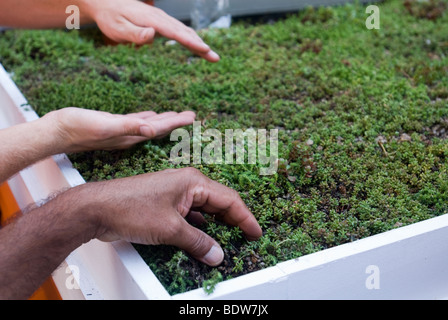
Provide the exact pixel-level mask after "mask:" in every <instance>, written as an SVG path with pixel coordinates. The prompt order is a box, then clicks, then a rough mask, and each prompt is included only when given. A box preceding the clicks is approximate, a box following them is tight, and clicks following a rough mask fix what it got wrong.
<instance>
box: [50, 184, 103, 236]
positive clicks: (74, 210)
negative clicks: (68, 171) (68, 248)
mask: <svg viewBox="0 0 448 320" xmlns="http://www.w3.org/2000/svg"><path fill="white" fill-rule="evenodd" d="M99 184H100V183H86V184H83V185H80V186H77V187H74V188H72V189H69V190H67V191H66V192H64V193H63V194H61V195H60V196H59V197H58V201H61V203H64V204H65V205H66V206H67V209H66V211H65V212H67V215H68V216H67V217H66V218H67V219H68V221H69V223H70V224H71V225H72V226H75V229H78V231H79V232H80V234H79V235H78V236H79V237H80V239H81V241H82V243H85V242H88V241H90V240H92V239H95V238H98V237H100V236H101V235H102V234H103V233H104V232H105V231H104V224H103V223H102V220H103V219H102V216H103V210H104V208H103V207H102V205H101V201H100V200H99V199H98V196H97V195H98V193H99V190H98V188H96V189H95V186H97V185H99Z"/></svg>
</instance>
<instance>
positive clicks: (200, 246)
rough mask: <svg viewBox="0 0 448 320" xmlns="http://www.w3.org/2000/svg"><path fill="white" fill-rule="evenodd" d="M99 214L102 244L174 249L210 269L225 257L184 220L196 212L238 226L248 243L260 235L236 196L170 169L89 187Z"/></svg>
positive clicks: (193, 173)
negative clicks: (166, 245)
mask: <svg viewBox="0 0 448 320" xmlns="http://www.w3.org/2000/svg"><path fill="white" fill-rule="evenodd" d="M90 186H92V188H93V189H91V190H90V191H87V192H88V193H90V194H95V199H96V201H98V206H97V207H96V208H95V206H91V207H92V209H94V210H95V211H96V212H101V213H100V217H99V221H101V223H100V225H101V227H100V229H99V230H101V231H100V232H99V234H98V235H97V238H99V239H100V240H103V241H113V240H118V239H123V240H127V241H130V242H133V243H141V244H153V245H157V244H168V245H174V246H177V247H179V248H181V249H183V250H185V251H187V252H188V253H190V254H191V255H192V256H193V257H194V258H196V259H197V260H199V261H202V262H203V263H206V264H208V265H211V266H216V265H218V264H220V263H221V262H222V260H223V257H224V254H223V251H222V249H221V247H220V246H219V244H218V243H217V242H216V241H215V240H214V239H212V238H211V237H210V236H208V235H207V234H205V233H204V232H202V231H200V230H199V229H197V228H195V227H193V226H192V225H190V224H189V223H188V222H187V221H186V219H188V218H190V216H192V215H193V216H194V217H193V218H197V217H198V215H200V216H201V217H202V215H201V214H200V213H199V212H200V211H201V212H205V213H207V214H211V215H214V216H215V217H216V218H217V219H219V220H221V221H223V222H225V223H227V224H229V225H231V226H238V227H239V228H240V229H241V230H242V231H243V232H244V234H245V236H246V238H247V239H248V240H256V239H258V238H259V237H260V236H261V235H262V231H261V228H260V226H259V225H258V223H257V221H256V219H255V217H254V216H253V215H252V213H251V212H250V211H249V209H248V208H247V207H246V205H245V204H244V203H243V201H242V200H241V198H240V196H239V195H238V193H237V192H236V191H234V190H232V189H230V188H227V187H226V186H224V185H222V184H219V183H218V182H215V181H213V180H211V179H209V178H207V177H206V176H204V175H203V174H202V173H200V171H199V170H196V169H193V168H184V169H169V170H164V171H160V172H156V173H150V174H146V175H140V176H134V177H130V178H124V179H117V180H112V181H105V182H97V183H94V184H90ZM202 218H203V217H202Z"/></svg>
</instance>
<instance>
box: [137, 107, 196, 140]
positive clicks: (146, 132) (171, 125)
mask: <svg viewBox="0 0 448 320" xmlns="http://www.w3.org/2000/svg"><path fill="white" fill-rule="evenodd" d="M194 117H195V115H194V113H193V114H192V113H190V112H187V113H183V112H182V113H180V114H176V115H172V116H169V117H166V118H163V117H162V118H158V119H154V118H155V117H154V118H151V119H150V120H149V121H146V122H145V124H144V125H142V126H141V127H140V133H141V135H143V136H145V137H148V138H158V137H162V136H164V135H166V134H168V133H170V132H171V131H173V130H174V129H176V128H179V127H183V126H187V125H190V124H192V123H193V121H194Z"/></svg>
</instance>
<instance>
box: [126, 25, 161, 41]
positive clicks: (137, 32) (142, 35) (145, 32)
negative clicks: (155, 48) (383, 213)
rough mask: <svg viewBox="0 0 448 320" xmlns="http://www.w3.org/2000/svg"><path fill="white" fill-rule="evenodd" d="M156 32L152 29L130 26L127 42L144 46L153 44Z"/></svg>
mask: <svg viewBox="0 0 448 320" xmlns="http://www.w3.org/2000/svg"><path fill="white" fill-rule="evenodd" d="M155 34H156V31H155V30H154V29H153V28H151V27H139V26H136V25H133V24H131V23H130V24H129V30H128V35H127V38H128V39H127V40H128V41H131V42H133V43H135V44H136V45H144V44H147V43H152V42H153V40H154V36H155Z"/></svg>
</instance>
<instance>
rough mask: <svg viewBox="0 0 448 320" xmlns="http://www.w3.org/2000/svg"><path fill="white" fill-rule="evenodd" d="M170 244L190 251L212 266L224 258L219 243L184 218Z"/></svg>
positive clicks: (192, 254)
mask: <svg viewBox="0 0 448 320" xmlns="http://www.w3.org/2000/svg"><path fill="white" fill-rule="evenodd" d="M179 218H180V216H179ZM169 244H171V245H174V246H176V247H178V248H180V249H182V250H184V251H186V252H188V253H189V254H190V255H191V256H193V257H194V258H195V259H197V260H199V261H201V262H203V263H205V264H207V265H209V266H212V267H214V266H217V265H219V264H220V263H221V262H222V260H223V259H224V252H223V251H222V249H221V247H220V246H219V244H218V243H217V242H216V241H215V240H214V239H213V238H211V237H210V236H209V235H207V234H206V233H204V232H202V231H201V230H199V229H197V228H195V227H193V226H191V225H190V224H188V222H187V221H185V220H184V219H182V222H181V227H180V229H179V232H177V233H176V235H175V236H174V237H173V238H172V239H170V241H169Z"/></svg>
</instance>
